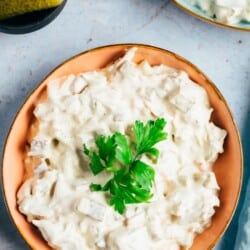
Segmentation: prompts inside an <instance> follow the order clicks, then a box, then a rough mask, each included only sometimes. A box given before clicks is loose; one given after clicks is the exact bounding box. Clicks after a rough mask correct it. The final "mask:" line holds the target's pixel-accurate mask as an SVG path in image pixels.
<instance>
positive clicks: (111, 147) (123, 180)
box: [84, 118, 167, 214]
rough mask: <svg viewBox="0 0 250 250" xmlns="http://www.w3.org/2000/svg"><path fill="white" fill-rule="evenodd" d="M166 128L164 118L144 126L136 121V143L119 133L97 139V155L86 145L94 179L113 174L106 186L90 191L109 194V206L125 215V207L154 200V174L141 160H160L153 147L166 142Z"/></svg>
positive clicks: (98, 186)
mask: <svg viewBox="0 0 250 250" xmlns="http://www.w3.org/2000/svg"><path fill="white" fill-rule="evenodd" d="M165 125H166V121H165V120H164V119H163V118H158V119H157V120H155V121H152V120H150V121H148V122H147V123H146V124H145V125H144V124H143V123H142V122H141V121H136V122H135V124H134V126H133V132H134V139H135V142H134V143H132V142H131V140H130V139H131V138H130V139H129V138H128V137H127V136H126V135H123V134H121V133H119V132H116V133H114V134H113V135H112V136H104V135H100V136H99V137H97V138H96V140H95V144H96V147H97V150H96V151H90V150H89V149H88V148H87V147H86V145H84V153H85V154H86V155H87V156H88V157H89V159H90V164H89V168H90V170H91V171H92V173H93V174H94V175H97V174H99V173H100V172H102V171H104V170H106V171H109V172H111V173H113V177H112V178H111V179H109V180H108V181H107V182H106V184H104V185H103V186H102V185H100V184H96V183H92V184H91V185H90V190H91V191H93V192H94V191H102V192H109V193H110V200H109V204H110V205H111V206H114V209H115V211H117V212H118V213H120V214H123V213H124V211H125V209H126V204H134V203H141V202H148V201H149V200H150V199H151V198H152V196H153V193H152V192H151V189H152V186H153V183H154V177H155V171H154V169H153V168H152V167H151V166H149V165H148V164H146V163H144V162H143V161H141V160H140V159H141V157H142V155H143V154H146V156H148V157H150V159H152V160H154V161H156V160H157V158H158V156H159V150H158V149H157V148H155V147H154V145H155V144H157V143H158V142H160V141H163V140H165V139H166V138H167V133H166V132H164V127H165Z"/></svg>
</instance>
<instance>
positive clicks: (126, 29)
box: [0, 0, 250, 250]
mask: <svg viewBox="0 0 250 250" xmlns="http://www.w3.org/2000/svg"><path fill="white" fill-rule="evenodd" d="M127 42H134V43H146V44H151V45H155V46H159V47H162V48H165V49H168V50H172V51H174V52H176V53H178V54H180V55H182V56H183V57H185V58H187V59H188V60H190V61H191V62H193V63H194V64H196V65H197V66H198V67H199V68H200V69H201V70H202V71H204V72H205V73H206V74H207V75H208V76H209V78H211V79H212V80H213V81H214V82H215V83H216V85H217V86H218V88H219V89H220V91H221V92H222V94H223V95H224V97H225V98H226V99H227V101H228V104H229V106H230V107H231V110H232V112H233V114H234V117H235V119H236V121H237V123H238V125H239V129H240V133H241V135H242V138H243V146H244V150H245V151H246V150H247V149H249V142H248V140H249V139H247V138H250V131H249V130H248V128H247V127H248V124H249V122H250V103H249V102H250V100H249V93H250V68H249V63H250V50H249V48H250V33H244V32H237V31H233V30H227V29H222V28H218V27H215V26H211V25H209V24H207V23H204V22H201V21H199V20H197V19H195V18H194V17H192V16H190V15H188V14H186V13H184V12H183V11H182V10H180V9H178V8H177V7H175V6H174V5H173V4H172V3H170V4H169V3H168V0H153V1H152V0H126V1H124V0H106V1H103V0H95V1H93V0H70V1H68V3H67V5H66V7H65V9H64V10H63V12H62V13H61V14H60V15H59V17H58V18H57V19H56V20H55V21H53V22H52V23H51V24H50V25H48V26H47V27H45V28H43V29H41V30H39V31H36V32H34V33H31V34H26V35H16V36H14V35H7V34H3V33H0V75H1V78H0V79H1V80H0V125H1V129H0V147H1V151H2V148H3V144H4V140H5V137H6V133H7V131H8V129H9V127H10V124H11V122H12V119H13V118H14V116H15V114H16V112H17V110H18V108H19V106H20V105H21V104H22V103H23V101H24V100H25V97H26V96H27V95H28V94H29V93H30V92H31V90H32V89H33V88H34V87H36V86H37V84H38V83H39V82H40V81H41V80H42V79H43V77H44V76H45V75H46V74H48V73H49V72H50V71H51V70H52V69H53V68H54V67H55V66H57V65H58V64H59V63H61V62H62V61H64V60H65V59H67V58H68V57H71V56H72V55H75V54H77V53H79V52H81V51H84V50H86V49H90V48H93V47H97V46H101V45H107V44H113V43H127ZM249 163H250V162H249V157H248V155H247V152H245V166H247V165H249ZM247 174H248V175H249V173H247ZM244 190H245V186H244V188H243V196H242V198H244ZM236 230H237V216H236V217H235V219H234V221H233V223H231V225H230V228H229V230H228V231H227V233H226V235H225V237H224V238H223V240H222V242H221V244H220V246H217V247H216V248H217V249H226V250H230V249H233V244H234V240H235V234H236ZM22 249H28V247H27V246H26V245H25V243H23V241H22V239H21V238H20V236H19V235H18V233H17V232H16V230H15V228H14V226H13V225H12V223H11V222H10V219H9V218H8V215H7V212H6V209H5V207H4V204H3V199H2V195H0V250H22Z"/></svg>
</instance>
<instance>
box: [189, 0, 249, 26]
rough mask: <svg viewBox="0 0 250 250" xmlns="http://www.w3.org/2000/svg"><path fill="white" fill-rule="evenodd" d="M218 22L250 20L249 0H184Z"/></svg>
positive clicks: (229, 22) (233, 22)
mask: <svg viewBox="0 0 250 250" xmlns="http://www.w3.org/2000/svg"><path fill="white" fill-rule="evenodd" d="M186 1H188V2H190V3H191V4H192V5H196V6H198V7H199V8H201V10H202V11H204V12H205V13H206V14H207V15H209V16H211V17H214V18H215V19H217V20H218V21H220V22H223V23H227V24H237V23H239V22H241V21H246V22H250V0H186Z"/></svg>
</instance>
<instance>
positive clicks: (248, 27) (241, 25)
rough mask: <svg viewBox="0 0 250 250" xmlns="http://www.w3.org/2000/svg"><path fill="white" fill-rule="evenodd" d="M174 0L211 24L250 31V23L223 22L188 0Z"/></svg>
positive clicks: (187, 10)
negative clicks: (230, 23) (231, 23)
mask: <svg viewBox="0 0 250 250" xmlns="http://www.w3.org/2000/svg"><path fill="white" fill-rule="evenodd" d="M173 2H174V3H175V4H176V5H177V6H179V7H180V8H182V9H184V10H185V11H186V12H188V13H189V14H191V15H193V16H195V17H197V18H199V19H201V20H203V21H205V22H208V23H211V24H215V25H218V26H221V27H223V28H231V29H235V30H241V31H249V32H250V23H245V22H240V23H238V24H233V25H229V24H225V23H222V22H219V21H217V20H215V19H213V18H212V17H209V16H208V15H206V14H205V13H204V12H203V11H202V10H201V9H199V8H198V7H197V6H193V5H192V4H190V3H188V2H187V1H186V0H173Z"/></svg>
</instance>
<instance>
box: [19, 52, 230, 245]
mask: <svg viewBox="0 0 250 250" xmlns="http://www.w3.org/2000/svg"><path fill="white" fill-rule="evenodd" d="M135 51H136V49H135V48H133V49H130V50H128V52H127V53H126V55H125V56H124V57H123V58H121V59H119V60H118V61H116V62H115V63H114V64H112V65H110V66H107V67H106V68H104V69H101V70H97V71H93V72H87V73H82V74H79V75H70V76H67V77H65V78H62V79H58V80H55V81H54V82H51V83H50V84H49V86H48V89H47V99H46V101H45V102H43V103H40V104H38V105H37V107H36V109H35V111H34V114H35V117H36V118H37V119H38V120H39V127H38V128H37V131H36V134H35V136H34V138H33V140H32V142H31V147H30V150H29V152H28V156H27V158H26V160H25V163H26V166H27V167H29V166H30V165H32V164H35V165H37V166H36V167H35V168H34V173H33V176H32V177H30V178H29V179H27V180H26V181H25V182H24V184H23V185H22V187H21V188H20V190H19V192H18V204H19V210H20V211H21V212H22V213H23V214H25V215H26V216H27V218H28V221H30V222H32V223H33V224H34V225H35V226H37V227H38V228H39V230H40V231H41V233H42V235H43V237H44V238H45V239H46V240H47V241H48V243H49V245H50V246H51V247H53V248H57V249H63V250H83V249H84V250H100V249H108V250H138V249H143V250H157V249H159V250H162V249H166V247H167V249H168V250H177V249H181V247H183V248H184V249H188V248H190V247H191V245H192V242H193V239H194V237H195V235H196V234H198V233H201V232H202V231H204V229H205V228H207V227H209V225H210V223H211V217H212V216H213V214H214V212H215V210H214V208H215V207H217V206H219V204H220V202H219V199H218V190H219V187H218V184H217V181H216V178H215V174H214V173H213V171H212V166H213V163H214V162H215V161H216V159H217V157H218V153H222V152H223V141H224V138H225V136H226V131H225V130H222V129H220V128H218V127H216V126H215V125H214V124H213V123H212V122H210V116H211V113H212V108H211V107H210V104H209V100H208V95H207V93H206V91H205V90H204V89H203V88H202V87H200V86H199V85H197V84H196V83H194V82H193V81H191V80H190V79H189V77H188V75H187V74H186V73H185V72H184V71H180V70H176V69H173V68H169V67H167V66H164V65H160V66H150V65H149V63H148V62H146V61H144V62H142V63H140V64H135V63H134V62H133V60H132V59H133V56H134V53H135ZM157 117H162V118H164V119H165V120H166V121H167V126H166V128H165V131H166V132H167V133H168V139H167V140H165V141H162V142H160V143H158V144H157V148H158V149H159V151H160V156H159V159H158V162H157V164H152V163H151V162H150V164H151V165H153V167H154V168H155V172H156V173H155V183H154V187H153V193H154V196H153V198H152V200H151V201H150V202H149V203H141V204H131V205H128V206H127V209H126V211H125V213H124V215H120V214H118V213H117V212H115V211H114V209H113V207H110V206H109V204H108V202H107V198H106V197H105V193H103V192H91V191H90V189H89V185H90V183H91V182H94V183H101V184H103V183H105V182H106V181H107V178H108V176H107V174H106V173H101V174H99V175H97V176H93V174H92V173H91V172H90V170H89V169H88V163H89V162H88V158H87V157H86V156H85V155H84V154H83V152H82V150H83V144H86V145H88V146H90V147H91V146H93V145H94V139H95V137H96V136H97V135H100V134H103V135H110V134H113V133H114V132H116V131H119V132H121V133H125V134H129V133H130V131H131V130H130V128H131V125H132V124H134V122H135V120H141V121H143V122H146V121H148V120H150V119H156V118H157ZM33 126H35V125H33ZM33 129H34V127H33V128H31V131H32V130H33ZM35 130H36V129H35ZM31 133H32V132H31ZM143 161H146V162H147V159H146V157H145V159H143ZM37 162H39V163H37ZM31 163H32V164H31Z"/></svg>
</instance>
